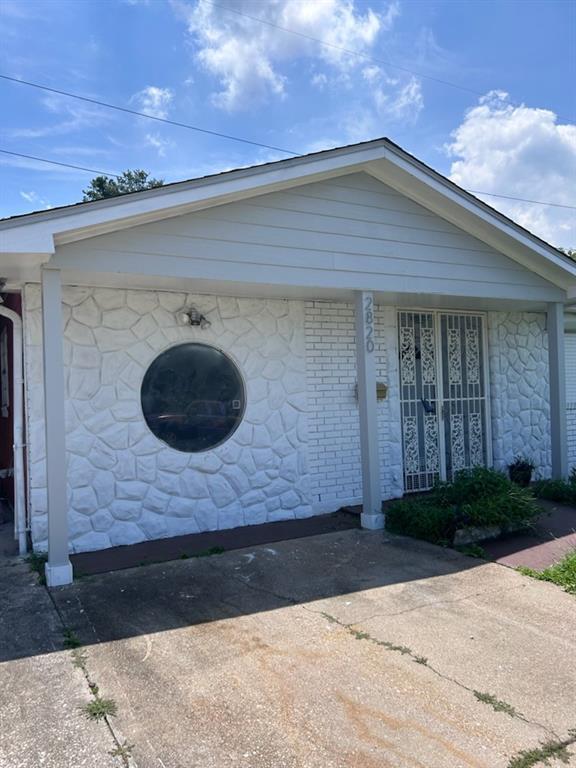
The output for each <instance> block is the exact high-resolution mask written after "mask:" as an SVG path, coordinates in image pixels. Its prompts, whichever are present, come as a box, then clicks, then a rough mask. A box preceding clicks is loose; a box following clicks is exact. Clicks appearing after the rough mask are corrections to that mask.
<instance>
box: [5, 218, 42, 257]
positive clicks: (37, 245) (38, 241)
mask: <svg viewBox="0 0 576 768" xmlns="http://www.w3.org/2000/svg"><path fill="white" fill-rule="evenodd" d="M54 247H55V246H54V238H53V237H52V233H51V232H50V230H49V228H48V227H47V226H46V223H45V222H31V223H29V224H22V225H21V226H18V227H12V228H10V229H0V264H2V263H3V261H4V257H6V256H9V255H11V254H12V255H22V254H48V255H50V254H53V253H54Z"/></svg>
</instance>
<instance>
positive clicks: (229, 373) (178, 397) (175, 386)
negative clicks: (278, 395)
mask: <svg viewBox="0 0 576 768" xmlns="http://www.w3.org/2000/svg"><path fill="white" fill-rule="evenodd" d="M141 398H142V411H143V413H144V418H145V419H146V423H147V424H148V426H149V427H150V429H151V430H152V432H153V433H154V434H155V435H156V437H158V438H159V439H160V440H163V441H164V442H165V443H167V444H168V445H169V446H171V447H172V448H176V449H177V450H178V451H186V452H188V453H195V452H197V451H206V450H208V449H209V448H213V447H214V446H216V445H219V444H220V443H222V442H224V440H226V439H227V438H228V437H230V435H232V433H233V432H234V431H235V430H236V428H237V427H238V425H239V424H240V422H241V420H242V416H243V413H244V401H245V397H244V384H243V382H242V377H241V376H240V372H239V371H238V368H237V367H236V366H235V365H234V363H233V362H232V360H230V358H229V357H227V356H226V355H225V354H224V353H223V352H220V350H218V349H214V347H209V346H207V345H206V344H194V343H190V344H180V345H178V346H176V347H172V348H171V349H167V350H166V351H165V352H162V354H161V355H159V356H158V357H157V358H156V360H154V362H153V363H152V365H151V366H150V368H148V370H147V371H146V374H145V376H144V380H143V382H142V392H141Z"/></svg>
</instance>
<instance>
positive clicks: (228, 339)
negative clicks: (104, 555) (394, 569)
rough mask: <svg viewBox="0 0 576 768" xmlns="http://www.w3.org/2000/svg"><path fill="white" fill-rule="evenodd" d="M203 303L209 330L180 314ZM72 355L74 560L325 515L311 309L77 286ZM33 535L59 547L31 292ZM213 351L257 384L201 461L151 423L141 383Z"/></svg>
mask: <svg viewBox="0 0 576 768" xmlns="http://www.w3.org/2000/svg"><path fill="white" fill-rule="evenodd" d="M187 304H194V305H195V306H196V307H198V309H200V311H202V312H203V313H204V314H205V315H206V316H207V317H208V318H209V320H210V321H211V326H210V328H208V329H206V330H200V329H198V328H191V327H186V326H182V325H179V324H178V323H177V321H176V319H175V313H176V312H177V310H179V309H181V308H182V307H184V306H185V305H187ZM63 314H64V322H65V337H64V338H65V341H64V356H65V358H64V359H65V367H66V371H65V374H66V440H67V450H68V480H69V488H68V494H69V523H70V535H71V542H70V548H71V550H72V551H75V552H80V551H86V550H93V549H102V548H106V547H109V546H116V545H120V544H132V543H135V542H138V541H143V540H144V539H153V538H160V537H164V536H174V535H179V534H184V533H195V532H198V531H206V530H214V529H219V528H232V527H236V526H241V525H248V524H257V523H263V522H268V521H273V520H284V519H290V518H296V517H305V516H308V515H310V514H312V507H311V504H310V479H309V473H308V468H307V451H306V442H307V423H306V422H307V417H306V391H305V390H306V380H305V354H304V304H303V302H297V301H284V300H257V299H234V298H222V297H218V298H216V297H210V296H191V295H186V294H183V293H171V292H151V291H132V290H120V289H99V288H96V289H91V288H72V287H65V288H64V290H63ZM24 322H25V338H26V377H27V382H28V387H27V398H28V402H27V426H28V445H29V453H28V456H29V464H28V471H29V495H30V499H29V501H30V509H31V519H32V537H33V541H34V546H35V548H36V549H39V550H42V549H45V548H46V544H47V541H46V537H47V520H46V477H45V472H46V470H45V444H44V404H43V389H42V350H41V342H42V337H41V311H40V289H39V286H37V285H27V286H26V287H25V291H24ZM193 340H195V341H201V342H204V343H207V344H214V345H215V346H217V347H219V348H220V349H222V350H223V351H225V352H226V353H228V354H229V355H230V356H231V357H232V358H233V359H234V360H235V361H236V363H237V364H238V366H239V368H240V370H241V372H242V374H243V376H244V378H245V381H246V386H247V405H246V412H245V416H244V419H243V422H242V424H241V425H240V427H239V428H238V430H237V431H236V432H235V433H234V435H233V436H232V437H231V438H230V439H229V440H228V441H226V442H225V443H224V444H223V445H221V446H219V447H217V448H215V449H213V450H210V451H207V452H205V453H198V454H186V453H181V452H179V451H176V450H173V449H172V448H169V447H168V446H166V445H165V444H164V443H162V442H161V441H160V440H158V439H157V438H156V437H155V436H154V435H153V434H152V433H151V432H150V431H149V429H148V427H147V426H146V424H145V422H144V419H143V417H142V413H141V406H140V385H141V382H142V378H143V376H144V373H145V371H146V369H147V367H148V366H149V364H150V363H151V362H152V360H154V358H155V357H156V356H157V355H158V354H159V353H160V352H161V351H163V350H164V349H166V348H168V347H170V346H171V345H173V344H176V343H178V342H183V341H193Z"/></svg>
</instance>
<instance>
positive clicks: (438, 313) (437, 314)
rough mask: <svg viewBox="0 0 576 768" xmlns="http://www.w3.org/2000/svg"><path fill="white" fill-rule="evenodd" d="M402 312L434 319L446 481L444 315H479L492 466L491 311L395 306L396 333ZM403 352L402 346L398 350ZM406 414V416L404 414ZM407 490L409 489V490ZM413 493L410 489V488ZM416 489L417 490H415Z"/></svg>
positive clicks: (440, 447)
mask: <svg viewBox="0 0 576 768" xmlns="http://www.w3.org/2000/svg"><path fill="white" fill-rule="evenodd" d="M401 312H414V313H420V314H428V315H432V317H433V322H434V337H435V345H436V348H435V355H436V360H435V363H436V381H437V404H438V407H437V412H436V420H437V425H438V452H439V476H440V480H443V481H445V480H446V478H447V457H446V430H445V422H444V400H445V398H444V370H443V361H442V328H441V318H442V316H443V315H444V316H445V315H452V316H456V317H462V316H467V315H469V316H472V317H479V318H480V319H481V322H482V347H481V354H482V362H483V385H484V422H485V429H484V435H485V452H486V466H487V467H492V466H493V463H494V457H493V446H492V407H491V406H492V403H491V392H490V369H489V354H488V313H487V312H481V311H473V310H465V309H431V308H430V307H395V313H396V335H397V336H398V330H399V315H400V313H401ZM398 354H399V350H398ZM401 375H402V370H401V363H400V361H399V364H398V377H399V385H400V392H399V396H400V397H399V399H400V403H401V402H402V383H401V378H400V377H401ZM400 418H402V416H400ZM400 431H401V434H402V435H403V425H402V423H400ZM402 462H403V466H402V474H403V475H404V439H402ZM405 492H406V490H405ZM408 492H409V493H410V491H408ZM412 492H415V491H412Z"/></svg>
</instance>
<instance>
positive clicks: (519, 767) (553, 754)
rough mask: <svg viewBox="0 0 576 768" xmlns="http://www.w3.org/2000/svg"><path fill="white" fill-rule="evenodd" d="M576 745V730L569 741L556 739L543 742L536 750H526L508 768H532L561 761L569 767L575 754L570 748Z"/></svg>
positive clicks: (569, 735) (571, 732) (569, 734)
mask: <svg viewBox="0 0 576 768" xmlns="http://www.w3.org/2000/svg"><path fill="white" fill-rule="evenodd" d="M574 743H576V729H572V730H571V731H569V732H568V738H567V739H563V740H560V739H555V740H551V741H545V742H543V743H542V744H541V745H540V746H539V747H536V748H535V749H526V750H522V752H519V753H518V754H517V755H515V756H514V757H513V758H512V759H511V760H510V762H509V763H508V768H532V766H534V765H551V762H550V761H551V760H559V761H560V762H561V763H564V764H565V765H568V763H569V762H570V758H571V757H572V755H573V753H572V752H569V751H568V747H570V746H571V745H572V744H574Z"/></svg>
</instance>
